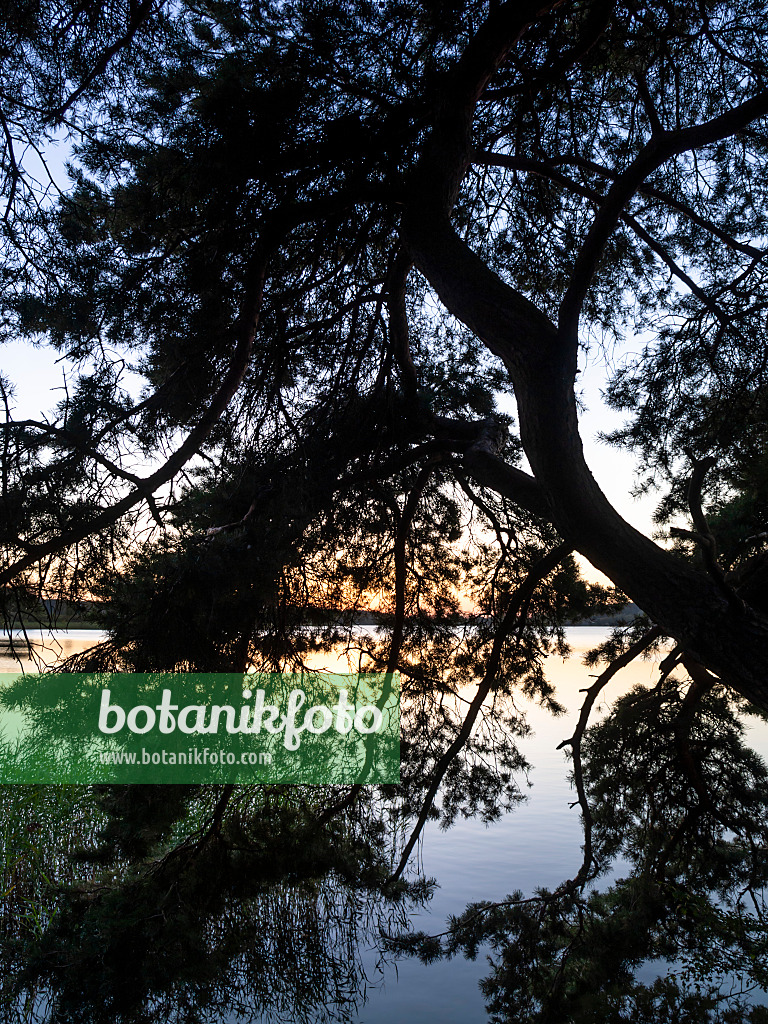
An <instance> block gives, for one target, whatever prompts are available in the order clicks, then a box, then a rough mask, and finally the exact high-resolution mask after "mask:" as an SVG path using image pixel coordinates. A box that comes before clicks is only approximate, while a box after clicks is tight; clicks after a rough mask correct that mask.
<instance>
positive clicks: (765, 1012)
mask: <svg viewBox="0 0 768 1024" xmlns="http://www.w3.org/2000/svg"><path fill="white" fill-rule="evenodd" d="M651 640H652V637H651V636H650V634H648V635H647V636H646V637H644V638H642V639H641V641H639V642H636V643H635V644H629V645H628V646H627V648H626V650H625V651H624V655H631V654H635V655H636V654H637V653H638V651H639V650H640V649H641V648H642V647H644V646H647V645H648V643H649V642H650V641H651ZM606 646H607V647H611V646H613V648H614V649H613V653H614V654H615V653H616V645H615V644H614V645H606ZM603 653H606V652H603ZM627 660H628V657H625V656H622V655H620V656H619V657H618V658H617V661H615V662H614V665H615V664H616V663H617V662H619V663H626V661H627ZM679 662H683V663H686V662H687V664H686V667H687V668H688V669H689V673H690V679H689V680H686V681H685V683H683V682H682V681H681V680H679V679H677V678H675V677H674V676H671V675H670V673H671V671H672V670H673V669H674V668H675V667H676V665H677V664H678V663H679ZM612 674H613V672H612V669H611V668H609V669H608V670H607V671H606V672H604V673H603V675H602V676H601V677H599V678H598V681H597V682H596V683H595V684H594V687H593V688H592V689H591V691H587V698H586V701H585V705H590V706H591V704H592V703H593V701H594V699H595V697H596V695H597V693H598V692H599V690H600V688H601V687H602V686H603V685H604V684H605V682H606V681H607V678H610V676H611V675H612ZM606 677H607V678H606ZM745 710H746V709H745V707H744V706H743V704H741V703H738V704H736V703H734V702H733V700H732V699H731V698H730V697H729V695H728V694H727V693H726V692H725V691H724V690H723V689H722V687H720V686H718V685H717V684H716V682H715V680H714V679H713V678H712V677H711V676H708V674H707V673H705V672H704V671H703V670H702V669H701V666H699V665H697V664H696V663H695V662H692V661H691V660H690V659H686V658H684V657H681V656H680V654H679V652H677V651H673V652H672V654H671V655H670V656H669V657H668V658H667V659H666V661H665V662H663V663H662V677H661V680H660V682H659V683H658V684H657V685H656V686H655V687H654V688H651V689H648V688H644V687H637V688H635V689H634V690H632V691H631V692H630V693H628V694H627V695H626V696H624V697H623V698H621V699H619V700H618V701H617V702H616V703H615V705H614V707H613V709H612V711H611V713H610V714H609V715H608V716H607V717H606V718H605V719H604V720H603V721H602V722H600V723H599V724H598V725H594V726H592V727H591V728H589V729H587V730H586V731H583V730H579V729H577V733H576V735H575V736H574V737H573V739H572V741H571V745H572V747H573V753H574V776H575V782H576V788H577V792H578V793H579V795H580V798H581V799H580V802H581V810H582V821H583V825H584V836H585V843H584V860H583V863H582V866H581V868H580V870H579V872H578V873H577V875H576V876H575V877H574V878H573V879H571V880H569V881H566V882H563V883H562V884H561V885H560V886H559V887H558V888H557V889H555V890H553V891H547V890H539V891H537V892H536V893H535V894H533V895H524V894H523V893H521V892H516V893H513V894H511V895H510V896H508V897H507V898H506V899H505V900H504V901H502V902H498V903H489V902H484V903H478V904H473V905H471V906H469V907H468V908H467V909H466V911H465V913H464V914H463V915H462V916H461V917H460V918H459V919H458V920H456V921H452V922H451V927H450V929H449V931H448V932H446V933H444V934H443V935H441V936H428V935H425V934H418V935H413V934H411V935H404V936H400V937H397V938H396V939H394V940H393V941H391V943H390V946H391V948H393V949H398V950H400V951H408V952H411V953H415V954H417V955H418V956H420V957H421V958H422V959H423V960H425V961H427V962H429V961H431V960H434V959H438V958H440V957H444V956H451V955H453V954H455V953H457V952H459V951H461V952H463V953H464V954H465V955H467V956H470V957H472V958H474V957H475V956H476V955H477V953H478V951H479V949H480V948H481V946H482V945H483V944H489V945H490V948H491V950H492V951H493V958H492V971H491V974H490V976H489V977H488V978H486V979H485V980H484V981H483V982H482V984H481V988H482V990H483V992H484V994H485V996H486V1000H487V1005H488V1009H489V1012H490V1014H491V1019H492V1020H494V1021H499V1022H501V1021H513V1020H514V1021H522V1022H528V1024H534V1022H535V1024H544V1022H549V1021H552V1022H560V1021H571V1022H574V1024H591V1022H593V1021H595V1022H598V1021H605V1022H609V1021H610V1022H616V1024H619V1022H623V1021H640V1022H644V1024H645V1022H647V1024H652V1022H662V1021H690V1022H702V1024H704V1022H712V1024H714V1022H718V1024H736V1022H739V1021H742V1020H749V1021H753V1022H764V1021H767V1020H768V1009H766V1007H765V1006H762V1005H754V1004H755V1000H758V1001H759V1000H760V998H761V994H762V993H764V992H765V990H768V917H767V916H766V913H767V909H768V908H767V907H766V887H767V886H768V857H767V856H766V853H767V852H768V851H767V847H768V769H767V768H766V765H765V763H764V762H763V761H762V759H761V758H760V757H758V756H757V755H756V754H755V752H754V751H753V750H751V749H750V748H749V747H748V746H746V745H745V744H744V742H743V735H744V725H743V719H742V715H743V712H744V711H745ZM584 722H585V719H584V717H582V723H581V724H582V725H583V724H584ZM617 859H618V865H621V867H619V868H617V866H616V862H617ZM624 866H626V867H624ZM626 868H629V871H628V872H626V873H625V871H626ZM613 871H615V872H616V874H619V873H621V874H622V877H616V878H613V879H612V880H611V883H610V884H609V885H608V886H605V887H599V888H598V887H597V886H595V885H594V882H595V880H596V879H597V878H598V877H599V876H600V875H604V874H606V873H612V872H613ZM642 967H645V970H644V971H642V972H641V974H640V975H638V971H639V969H640V968H642ZM649 973H650V974H652V975H653V976H654V979H655V980H653V981H650V982H647V983H646V982H644V981H643V980H642V978H644V977H645V978H647V977H648V975H649Z"/></svg>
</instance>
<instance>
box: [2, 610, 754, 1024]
mask: <svg viewBox="0 0 768 1024" xmlns="http://www.w3.org/2000/svg"><path fill="white" fill-rule="evenodd" d="M595 632H596V631H594V630H579V631H577V630H572V631H571V635H570V639H571V641H572V642H573V641H574V640H575V641H576V645H575V646H576V650H575V651H574V656H573V657H572V658H571V659H570V660H569V661H568V662H566V663H561V662H559V659H555V658H551V659H550V660H549V662H548V664H547V671H548V674H549V676H550V678H551V679H552V681H553V682H554V683H555V684H556V685H557V687H558V696H559V697H560V698H561V700H562V701H563V703H566V705H567V706H568V707H569V709H570V710H575V709H576V708H577V707H578V705H579V703H580V699H581V698H580V696H579V693H578V691H579V689H581V688H584V687H585V686H586V685H589V683H590V682H591V681H592V680H591V679H590V676H589V670H588V669H586V668H585V667H584V666H583V665H581V664H580V660H579V654H580V653H581V651H580V650H579V647H581V648H582V650H583V649H584V648H585V647H586V646H588V645H591V644H592V643H594V641H595ZM585 634H586V635H585ZM582 640H583V641H584V642H583V643H581V641H582ZM81 642H82V641H81ZM657 676H658V673H657V671H656V668H655V665H653V664H648V663H643V662H638V663H636V664H633V665H632V666H631V667H630V668H629V669H628V670H627V675H626V677H622V679H621V683H620V684H618V685H617V687H616V689H617V691H618V692H626V691H627V689H628V688H629V687H630V684H642V685H643V690H642V691H637V692H636V693H634V694H632V695H630V697H628V698H627V699H625V700H624V701H623V702H622V703H621V704H620V705H619V706H618V707H617V708H616V709H615V711H614V713H613V714H612V715H610V716H608V717H604V718H603V719H602V723H601V725H600V726H599V727H598V728H594V729H592V731H591V732H590V734H589V736H588V739H587V741H586V742H585V744H584V750H583V755H584V774H585V784H586V786H587V788H588V792H589V797H590V801H591V804H592V805H593V807H594V809H595V826H594V831H595V834H594V837H593V840H594V843H595V851H596V856H597V857H599V859H600V862H601V863H603V864H605V865H607V864H608V863H609V862H610V863H613V864H614V870H613V873H612V874H608V875H602V876H599V877H597V878H596V879H595V881H594V883H593V884H592V886H591V888H587V889H585V890H584V891H581V892H579V891H576V890H574V891H570V892H568V891H561V892H560V893H559V894H558V898H557V899H553V898H552V897H553V895H554V894H556V893H558V889H559V886H560V883H562V882H563V880H566V879H572V878H573V877H574V874H575V873H576V870H577V868H578V864H579V856H580V850H579V844H580V838H579V828H578V823H579V816H578V809H572V810H569V809H568V806H567V803H568V800H569V799H570V800H571V801H572V800H573V799H574V794H573V792H572V791H569V790H568V787H567V784H566V783H565V782H564V778H565V773H566V771H567V765H566V762H565V761H564V757H563V753H562V752H557V751H556V749H555V748H556V746H557V744H558V743H559V742H560V741H561V740H562V739H564V738H565V737H566V736H568V735H570V734H571V733H572V731H573V719H572V718H571V719H569V720H565V719H562V718H561V719H557V718H553V717H552V716H551V715H549V714H548V713H546V712H544V711H543V710H541V709H540V708H537V707H536V706H534V705H531V704H526V705H525V710H526V713H527V714H528V717H529V721H530V722H531V724H532V725H533V728H534V730H535V732H536V734H537V735H536V737H535V739H531V740H528V739H522V740H521V741H520V746H521V749H522V750H523V751H524V753H525V754H526V756H528V758H529V760H530V761H532V762H533V764H534V765H535V770H534V772H533V773H532V776H531V777H532V779H533V781H534V783H535V785H534V789H533V791H532V792H533V795H532V799H531V800H530V802H529V803H528V804H525V805H523V806H522V807H521V809H520V810H519V812H516V813H515V814H513V815H511V816H510V817H508V818H507V819H505V820H503V821H502V822H500V823H499V824H498V825H495V826H493V829H492V831H491V832H490V833H489V832H487V831H486V830H485V828H484V826H483V825H482V824H480V823H478V822H466V823H460V825H459V827H458V828H457V829H456V830H454V831H449V832H448V833H446V834H445V835H443V836H440V837H438V836H436V835H434V834H430V835H429V836H428V838H427V840H426V843H425V845H424V847H423V848H422V851H421V852H422V861H421V866H422V867H423V869H424V872H425V873H426V874H431V873H434V874H436V875H437V877H438V881H439V882H440V883H441V885H442V886H443V889H442V890H439V891H438V893H437V895H436V897H435V899H434V900H433V904H432V908H431V914H430V916H429V917H427V918H425V917H424V916H423V914H424V912H423V911H422V912H421V913H422V916H421V918H420V919H419V918H418V914H415V913H414V912H416V911H418V908H419V907H420V905H421V904H420V901H421V900H422V899H423V898H424V897H425V896H426V891H425V890H424V889H423V888H422V889H419V888H418V887H416V888H414V889H413V890H412V891H410V892H409V891H408V890H407V887H401V888H399V889H392V888H391V887H390V888H388V887H387V884H386V878H387V875H388V873H389V872H391V870H392V866H393V864H394V863H396V857H397V853H398V851H399V850H400V849H401V848H402V843H403V823H402V821H401V820H400V819H399V818H397V817H396V816H395V817H393V816H392V814H391V811H392V805H389V804H388V803H387V801H386V800H380V801H378V802H373V801H369V802H367V803H366V804H365V805H364V806H361V807H360V808H358V809H357V810H356V811H355V812H354V813H350V814H347V815H341V816H336V817H332V818H327V813H328V810H329V807H330V806H331V804H329V803H328V801H332V800H333V799H334V797H333V794H332V793H326V794H323V795H322V796H320V795H319V794H318V792H317V791H314V792H313V791H311V790H307V791H304V793H298V792H294V794H293V795H292V796H286V794H285V793H284V792H283V793H281V792H280V791H274V792H272V794H271V795H270V794H269V792H268V791H265V790H262V789H259V790H250V791H243V792H240V793H235V794H231V795H230V797H229V799H228V801H227V803H226V806H225V811H224V812H222V813H221V814H220V816H219V818H218V825H216V821H217V807H220V806H221V804H220V801H221V800H222V799H223V796H224V792H223V791H222V790H221V789H220V788H216V787H189V788H188V789H187V788H185V787H173V788H174V789H178V790H179V792H178V793H175V794H173V799H171V794H169V793H168V792H167V790H166V792H165V793H164V794H163V795H162V798H161V799H157V798H156V797H155V796H153V794H152V793H151V792H149V791H146V792H142V791H141V790H135V789H134V790H131V791H127V790H126V791H123V793H122V794H121V793H120V791H119V790H111V791H106V790H104V791H97V792H96V793H95V794H94V793H93V792H90V791H87V790H83V789H77V788H75V787H71V788H65V787H61V788H45V789H39V790H35V789H33V788H30V789H28V790H27V789H25V790H22V789H18V788H16V789H13V788H11V787H8V788H7V790H6V792H5V793H4V799H5V801H6V806H7V808H8V810H7V813H6V816H5V823H6V824H5V836H4V852H5V865H6V873H5V876H4V880H3V891H4V892H5V894H6V897H5V901H4V904H3V918H2V928H3V933H2V934H3V943H2V957H3V963H2V967H3V975H4V981H3V983H2V986H3V987H2V992H3V998H4V1000H5V1012H6V1019H8V1020H9V1021H10V1020H26V1019H35V1018H37V1019H40V1020H89V1021H90V1020H93V1021H100V1020H120V1021H126V1022H128V1021H137V1022H138V1021H154V1020H158V1021H159V1020H179V1021H190V1022H191V1021H208V1020H211V1021H213V1020H217V1021H218V1020H222V1019H232V1020H234V1019H235V1018H236V1015H237V1014H242V1015H243V1017H244V1019H246V1020H268V1019H276V1018H278V1017H282V1018H283V1019H288V1020H301V1019H307V1020H318V1019H328V1020H329V1019H348V1020H353V1021H354V1020H364V1021H366V1022H370V1024H373V1022H374V1021H377V1020H383V1019H384V1018H385V1017H386V1018H387V1019H388V1020H389V1019H391V1018H392V1016H393V1013H394V1015H396V1016H399V1017H400V1019H402V1020H404V1021H417V1020H418V1021H420V1020H428V1019H437V1017H438V1016H439V1017H440V1019H441V1020H446V1021H450V1020H454V1021H459V1020H461V1021H472V1020H475V1021H481V1020H483V1019H485V1013H484V1012H483V1009H482V1005H483V998H481V997H480V995H479V993H478V994H476V995H475V994H474V993H471V992H470V991H468V990H469V989H473V988H474V985H475V984H476V979H479V978H480V977H482V976H483V975H488V967H487V963H486V962H485V960H484V956H483V954H484V953H485V952H490V953H491V955H492V957H493V968H492V970H491V973H490V975H488V978H487V980H486V983H485V985H484V998H485V1000H486V1001H487V1003H488V1006H489V1009H490V1010H491V1012H492V1013H493V1014H494V1019H495V1020H499V1021H503V1020H512V1019H515V1020H522V1021H528V1022H531V1024H534V1022H535V1024H538V1022H544V1021H553V1022H554V1021H557V1022H559V1021H561V1020H562V1021H573V1022H584V1024H587V1022H589V1024H592V1022H593V1021H611V1022H614V1021H615V1022H619V1021H624V1020H629V1019H630V1016H632V1017H633V1019H635V1020H639V1021H648V1022H651V1021H654V1022H655V1021H659V1022H660V1021H666V1020H675V1019H679V1020H685V1021H691V1022H698V1021H701V1022H702V1024H704V1022H707V1024H710V1022H721V1024H726V1022H729V1021H734V1022H735V1021H741V1020H753V1021H759V1020H765V1019H766V1017H765V1016H762V1017H761V1016H760V1014H761V1013H762V1014H765V1011H764V1008H763V1007H762V1006H760V1005H754V1003H755V1001H757V1002H759V999H760V995H759V990H760V989H764V988H766V987H768V986H766V981H767V980H768V979H767V978H766V976H765V971H766V963H767V962H768V938H767V933H766V929H765V921H764V912H765V907H764V903H763V887H764V885H765V882H766V873H767V872H768V869H767V868H766V864H767V863H768V858H766V856H765V851H766V803H765V798H766V796H768V778H767V777H766V776H765V769H764V768H763V767H762V765H761V763H760V762H759V760H758V759H756V758H755V757H754V755H753V754H752V753H751V752H750V751H749V749H748V748H747V746H746V743H745V740H746V739H747V738H749V739H750V740H753V739H754V738H755V737H756V736H757V738H758V739H759V740H762V735H761V733H760V731H759V729H758V731H757V732H755V731H754V730H753V731H752V732H751V733H750V734H749V736H748V737H745V736H744V735H743V734H742V732H741V724H740V723H741V722H743V721H744V716H743V714H742V710H741V709H738V708H734V706H733V705H732V704H731V703H729V701H728V700H726V699H725V697H724V695H723V694H722V693H719V692H718V691H714V690H713V691H712V692H711V693H710V694H708V695H707V698H706V700H705V701H704V702H703V703H702V706H701V714H700V715H699V717H698V719H697V723H696V725H695V727H694V728H693V730H692V732H691V734H690V737H689V750H690V752H692V754H693V755H694V757H695V758H696V762H697V763H698V764H699V766H700V768H699V771H700V773H701V774H702V776H703V781H704V783H705V788H706V792H707V794H708V796H707V797H706V798H704V797H703V796H702V793H703V792H704V791H702V790H701V788H700V787H699V792H697V785H696V784H695V775H694V776H693V777H692V776H691V775H690V774H687V773H686V768H685V759H684V758H683V759H682V760H681V757H680V750H679V746H678V747H677V748H676V746H675V735H674V732H675V728H674V723H675V721H676V719H677V717H678V716H679V713H680V709H681V704H682V701H683V699H684V698H683V696H682V693H681V691H680V689H679V688H676V687H675V685H674V683H673V682H670V684H669V685H668V686H667V688H666V689H665V688H661V689H658V688H656V687H655V683H656V679H657ZM606 699H607V698H606ZM760 728H763V731H764V727H760ZM689 768H690V766H689ZM692 778H693V780H694V781H692ZM94 797H96V798H97V802H95V800H94ZM706 799H710V800H711V806H708V805H707V803H706ZM323 801H325V802H323ZM428 830H429V826H428ZM494 830H495V831H494ZM497 836H498V837H501V838H499V839H496V837H497ZM51 837H55V838H54V840H53V841H51ZM435 840H437V841H438V844H435ZM439 844H442V845H439ZM169 851H177V852H173V854H172V855H171V856H169ZM73 854H75V855H77V856H76V858H75V859H72V855H73ZM451 859H452V863H453V873H451V871H446V870H445V868H446V865H447V864H448V862H449V860H451ZM416 863H417V861H414V865H415V864H416ZM409 877H411V878H413V877H414V876H413V874H411V875H410V876H409ZM621 878H623V879H624V881H621V880H620V879H621ZM542 885H546V886H547V887H548V888H547V889H546V890H545V891H543V892H542V891H540V892H539V893H536V891H535V890H536V887H537V886H542ZM449 893H450V894H451V895H449ZM507 894H509V895H511V896H512V897H513V899H512V900H509V899H507V898H506V896H507ZM532 897H533V898H534V901H533V902H519V900H521V899H522V900H530V899H531V898H532ZM483 899H485V900H490V901H493V902H494V903H496V904H498V905H497V906H495V907H492V908H488V907H486V906H483V907H480V906H475V907H473V908H472V909H471V910H470V911H469V912H468V913H467V914H466V915H465V917H464V927H463V928H458V929H456V930H454V932H453V934H452V935H451V936H448V937H447V941H445V942H444V943H443V944H442V948H440V947H439V944H438V945H437V946H436V945H435V944H434V943H433V944H432V945H431V947H430V946H429V945H428V944H427V945H425V944H424V943H423V942H422V943H421V944H419V942H418V941H414V940H413V939H411V940H410V946H411V947H412V950H413V949H415V950H416V951H417V952H420V953H421V954H422V955H423V956H425V957H426V958H427V959H428V958H429V957H430V956H434V955H436V954H438V953H441V952H444V951H445V949H447V950H448V951H449V952H450V951H456V952H458V953H459V954H461V953H469V954H472V953H474V952H475V951H476V950H479V951H480V953H481V955H480V957H479V962H478V963H477V964H476V965H473V966H472V974H469V973H468V968H465V967H464V962H463V961H461V962H460V963H459V964H457V963H456V961H455V960H454V961H450V962H444V961H441V962H437V963H434V964H431V965H430V966H428V967H422V968H417V967H416V966H414V965H413V964H412V962H407V963H405V964H404V965H403V967H402V977H403V978H404V979H405V985H404V990H403V991H400V992H398V993H397V995H396V996H395V997H394V998H393V995H394V993H393V992H392V991H391V990H392V989H393V988H394V980H393V979H392V980H390V982H389V988H390V991H389V992H385V993H384V996H383V997H381V996H380V995H378V994H374V995H373V997H372V999H371V1001H370V1003H369V1004H368V1005H366V1006H364V1005H363V1004H364V1000H365V998H366V997H367V996H368V995H369V994H370V992H369V990H368V988H367V982H366V979H365V974H364V972H365V970H367V971H368V974H369V976H370V977H373V976H374V962H375V957H376V955H377V954H375V953H374V955H373V956H374V959H371V958H369V957H368V956H367V955H366V952H365V950H366V947H370V946H375V945H377V944H379V934H378V933H379V929H380V928H381V929H382V930H383V931H384V932H386V933H387V934H388V935H396V934H398V933H399V932H402V931H403V930H404V928H405V926H406V923H407V919H409V920H410V924H411V927H414V926H416V927H419V928H424V929H425V931H427V932H428V933H430V934H434V933H436V932H443V931H445V917H446V915H447V913H454V914H457V915H459V914H461V912H462V911H463V910H464V909H465V907H466V904H467V902H468V901H469V900H476V901H477V900H483ZM479 911H482V913H479ZM473 915H475V916H474V918H473ZM401 945H402V944H401ZM129 963H130V964H131V965H133V966H132V967H131V968H130V970H127V969H126V966H127V965H128V964H129ZM457 968H458V969H457ZM723 981H724V984H722V982H723ZM739 985H743V986H744V987H745V988H746V989H752V992H751V995H750V997H749V999H748V1000H747V1002H746V1003H744V1004H743V1005H739V1003H738V1001H734V1000H733V999H731V1000H730V1002H727V1001H723V999H722V998H721V997H722V995H723V993H724V992H725V991H728V990H730V989H732V988H733V987H734V986H736V987H737V988H738V986H739ZM697 986H698V988H697ZM755 987H756V988H757V990H758V991H757V992H756V991H755ZM46 993H47V996H46ZM470 995H471V999H470ZM30 998H32V999H33V1003H29V1002H26V1004H25V1000H28V999H30ZM750 1000H751V1002H750ZM24 1005H26V1006H27V1007H28V1008H29V1006H31V1005H34V1007H35V1012H34V1013H33V1014H28V1015H27V1016H25V1015H24V1014H25V1012H26V1011H23V1006H24ZM472 1006H474V1009H472ZM395 1007H397V1009H394V1008H395ZM443 1008H445V1013H444V1012H443Z"/></svg>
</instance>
